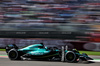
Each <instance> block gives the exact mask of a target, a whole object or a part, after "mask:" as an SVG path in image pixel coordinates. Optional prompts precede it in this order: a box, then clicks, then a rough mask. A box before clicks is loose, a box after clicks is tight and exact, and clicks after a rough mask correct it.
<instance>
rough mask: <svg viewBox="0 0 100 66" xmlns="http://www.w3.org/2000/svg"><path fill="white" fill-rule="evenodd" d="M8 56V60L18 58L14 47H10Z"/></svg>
mask: <svg viewBox="0 0 100 66" xmlns="http://www.w3.org/2000/svg"><path fill="white" fill-rule="evenodd" d="M8 57H9V59H10V60H19V53H18V51H17V50H16V49H11V50H10V51H9V52H8Z"/></svg>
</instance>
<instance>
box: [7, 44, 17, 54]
mask: <svg viewBox="0 0 100 66" xmlns="http://www.w3.org/2000/svg"><path fill="white" fill-rule="evenodd" d="M5 49H6V52H7V53H8V52H9V50H11V49H18V47H17V46H16V45H15V44H10V45H7V46H6V47H5Z"/></svg>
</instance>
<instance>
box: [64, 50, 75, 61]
mask: <svg viewBox="0 0 100 66" xmlns="http://www.w3.org/2000/svg"><path fill="white" fill-rule="evenodd" d="M65 58H66V60H67V61H68V62H73V61H75V58H76V55H75V54H74V53H72V52H69V53H67V54H66V56H65Z"/></svg>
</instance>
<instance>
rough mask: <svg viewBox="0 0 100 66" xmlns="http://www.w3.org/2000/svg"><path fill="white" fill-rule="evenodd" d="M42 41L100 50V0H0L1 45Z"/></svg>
mask: <svg viewBox="0 0 100 66" xmlns="http://www.w3.org/2000/svg"><path fill="white" fill-rule="evenodd" d="M41 42H43V43H44V44H45V45H47V46H58V47H61V46H62V45H68V46H69V47H70V48H77V49H79V50H88V51H100V0H0V48H4V47H5V46H6V45H8V44H12V43H15V44H17V45H18V46H19V47H22V46H27V45H30V44H34V43H41Z"/></svg>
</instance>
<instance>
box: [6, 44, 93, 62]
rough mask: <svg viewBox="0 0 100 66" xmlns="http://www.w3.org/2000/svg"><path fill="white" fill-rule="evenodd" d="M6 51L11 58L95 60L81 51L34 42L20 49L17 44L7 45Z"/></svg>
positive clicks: (70, 60)
mask: <svg viewBox="0 0 100 66" xmlns="http://www.w3.org/2000/svg"><path fill="white" fill-rule="evenodd" d="M66 47H67V46H66ZM6 53H7V55H8V57H9V59H10V60H21V59H43V60H59V61H60V60H61V61H66V62H78V61H79V60H78V59H81V60H82V61H87V60H93V59H92V58H90V57H89V56H88V55H87V54H85V53H83V54H80V53H79V51H77V50H75V49H72V50H67V49H66V50H65V48H64V47H62V49H58V48H57V47H45V46H44V45H43V44H33V45H29V46H27V47H25V48H22V49H18V47H17V46H16V45H15V44H12V45H7V46H6Z"/></svg>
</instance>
